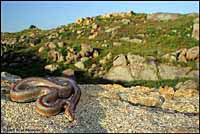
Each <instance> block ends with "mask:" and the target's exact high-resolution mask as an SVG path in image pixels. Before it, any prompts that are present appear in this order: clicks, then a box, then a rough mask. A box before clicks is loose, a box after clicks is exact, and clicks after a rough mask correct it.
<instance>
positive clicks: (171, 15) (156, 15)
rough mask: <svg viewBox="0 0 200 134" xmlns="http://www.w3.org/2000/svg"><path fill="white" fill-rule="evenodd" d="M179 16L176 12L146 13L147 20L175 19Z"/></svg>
mask: <svg viewBox="0 0 200 134" xmlns="http://www.w3.org/2000/svg"><path fill="white" fill-rule="evenodd" d="M179 16H180V14H176V13H153V14H148V15H147V20H153V21H160V20H162V21H163V20H175V19H177V18H178V17H179Z"/></svg>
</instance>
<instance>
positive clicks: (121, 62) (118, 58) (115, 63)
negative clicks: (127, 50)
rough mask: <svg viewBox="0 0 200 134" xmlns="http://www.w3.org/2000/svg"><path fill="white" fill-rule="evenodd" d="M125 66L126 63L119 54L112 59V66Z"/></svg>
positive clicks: (123, 56) (122, 55) (124, 58)
mask: <svg viewBox="0 0 200 134" xmlns="http://www.w3.org/2000/svg"><path fill="white" fill-rule="evenodd" d="M125 65H127V61H126V57H125V55H124V54H120V55H118V56H116V57H115V58H114V61H113V66H125Z"/></svg>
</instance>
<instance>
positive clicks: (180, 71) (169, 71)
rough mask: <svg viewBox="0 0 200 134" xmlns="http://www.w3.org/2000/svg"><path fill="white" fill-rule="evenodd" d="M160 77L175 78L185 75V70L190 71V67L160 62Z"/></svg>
mask: <svg viewBox="0 0 200 134" xmlns="http://www.w3.org/2000/svg"><path fill="white" fill-rule="evenodd" d="M158 69H159V74H160V77H161V79H175V78H182V77H187V72H189V71H190V69H191V68H190V67H176V66H170V65H167V64H160V65H159V66H158Z"/></svg>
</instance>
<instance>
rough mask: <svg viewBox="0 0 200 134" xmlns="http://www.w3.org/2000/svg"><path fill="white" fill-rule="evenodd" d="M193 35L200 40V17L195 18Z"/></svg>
mask: <svg viewBox="0 0 200 134" xmlns="http://www.w3.org/2000/svg"><path fill="white" fill-rule="evenodd" d="M192 37H193V38H195V39H196V40H199V18H197V19H195V20H194V24H193V31H192Z"/></svg>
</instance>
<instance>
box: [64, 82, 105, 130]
mask: <svg viewBox="0 0 200 134" xmlns="http://www.w3.org/2000/svg"><path fill="white" fill-rule="evenodd" d="M81 91H82V96H81V99H80V102H79V104H78V106H77V112H76V118H77V119H78V122H77V125H76V126H74V127H73V128H65V129H64V132H65V133H107V130H106V129H105V128H103V126H102V124H101V121H102V120H103V119H104V118H105V116H106V115H105V112H104V108H103V106H102V105H101V103H102V102H101V100H100V97H95V96H93V95H91V94H98V92H102V91H103V88H101V87H99V86H95V89H91V88H90V87H88V86H87V85H81Z"/></svg>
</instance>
